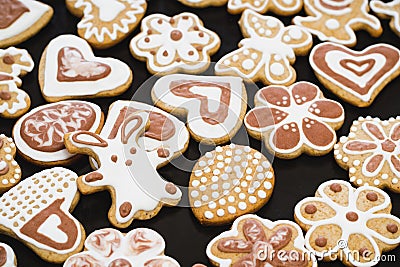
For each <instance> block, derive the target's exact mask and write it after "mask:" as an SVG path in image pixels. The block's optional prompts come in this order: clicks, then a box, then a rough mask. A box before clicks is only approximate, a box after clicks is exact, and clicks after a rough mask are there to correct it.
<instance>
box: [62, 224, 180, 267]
mask: <svg viewBox="0 0 400 267" xmlns="http://www.w3.org/2000/svg"><path fill="white" fill-rule="evenodd" d="M85 248H86V251H84V252H81V253H78V254H75V255H73V256H71V257H70V258H69V259H68V260H67V261H66V262H65V263H64V267H82V266H96V267H119V266H124V267H157V266H166V267H179V263H178V262H177V261H176V260H174V259H173V258H171V257H168V256H164V249H165V242H164V239H163V238H162V236H161V235H160V234H158V233H157V232H155V231H153V230H151V229H147V228H137V229H134V230H132V231H130V232H129V233H128V234H126V235H124V234H122V233H121V232H119V231H118V230H115V229H111V228H110V229H101V230H97V231H95V232H93V233H92V234H90V235H89V236H88V237H87V239H86V241H85Z"/></svg>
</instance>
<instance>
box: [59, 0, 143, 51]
mask: <svg viewBox="0 0 400 267" xmlns="http://www.w3.org/2000/svg"><path fill="white" fill-rule="evenodd" d="M65 2H66V5H67V8H68V10H69V11H70V12H71V13H72V14H74V15H75V16H77V17H79V18H81V21H80V22H79V23H78V26H77V27H78V35H79V36H81V37H82V38H84V39H86V40H87V41H88V42H89V43H90V45H92V46H93V47H95V48H97V49H105V48H109V47H111V46H113V45H115V44H117V43H119V42H121V41H122V40H123V39H125V38H126V37H127V36H128V35H129V34H130V33H131V32H132V31H133V30H134V29H135V28H136V26H137V25H138V24H139V22H140V20H141V19H142V17H143V16H144V13H145V12H146V8H147V2H146V1H145V0H66V1H65Z"/></svg>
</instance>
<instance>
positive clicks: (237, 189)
mask: <svg viewBox="0 0 400 267" xmlns="http://www.w3.org/2000/svg"><path fill="white" fill-rule="evenodd" d="M233 190H234V191H235V192H236V193H240V191H241V189H240V187H235V189H233Z"/></svg>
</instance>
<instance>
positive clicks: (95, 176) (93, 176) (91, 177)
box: [85, 172, 103, 183]
mask: <svg viewBox="0 0 400 267" xmlns="http://www.w3.org/2000/svg"><path fill="white" fill-rule="evenodd" d="M102 179H103V174H101V173H99V172H91V173H89V174H88V175H86V176H85V181H86V182H88V183H93V182H96V181H99V180H102Z"/></svg>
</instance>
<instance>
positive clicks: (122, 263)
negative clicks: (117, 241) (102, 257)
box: [108, 259, 132, 267]
mask: <svg viewBox="0 0 400 267" xmlns="http://www.w3.org/2000/svg"><path fill="white" fill-rule="evenodd" d="M108 267H132V265H131V264H130V263H129V261H127V260H125V259H116V260H113V261H112V262H110V264H109V265H108Z"/></svg>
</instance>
